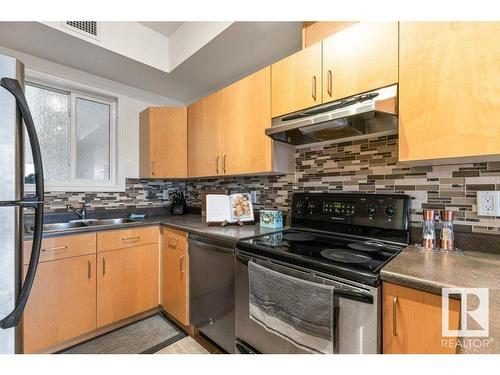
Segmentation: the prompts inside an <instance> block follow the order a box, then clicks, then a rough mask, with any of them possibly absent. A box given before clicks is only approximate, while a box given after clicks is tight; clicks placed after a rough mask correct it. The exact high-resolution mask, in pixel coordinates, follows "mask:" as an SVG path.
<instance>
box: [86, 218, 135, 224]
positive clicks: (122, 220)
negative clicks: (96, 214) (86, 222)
mask: <svg viewBox="0 0 500 375" xmlns="http://www.w3.org/2000/svg"><path fill="white" fill-rule="evenodd" d="M133 221H134V220H130V219H129V218H126V217H120V218H117V219H105V220H96V221H93V222H92V223H90V225H117V224H125V223H132V222H133Z"/></svg>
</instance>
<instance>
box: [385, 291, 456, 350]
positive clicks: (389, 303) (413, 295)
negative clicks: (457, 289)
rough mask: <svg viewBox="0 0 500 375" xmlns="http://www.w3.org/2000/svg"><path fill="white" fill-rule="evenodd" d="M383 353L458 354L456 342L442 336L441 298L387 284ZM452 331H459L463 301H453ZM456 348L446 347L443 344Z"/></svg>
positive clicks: (451, 312) (451, 305) (451, 311)
mask: <svg viewBox="0 0 500 375" xmlns="http://www.w3.org/2000/svg"><path fill="white" fill-rule="evenodd" d="M382 295H383V297H382V298H383V301H382V305H383V314H382V315H383V316H382V327H383V333H382V337H383V353H385V354H454V353H455V352H456V349H455V348H454V346H455V345H454V342H456V338H450V337H443V336H442V308H441V304H442V302H441V296H440V295H437V294H432V293H428V292H423V291H420V290H416V289H412V288H407V287H404V286H399V285H395V284H391V283H386V282H384V283H383V285H382ZM449 302H450V303H449V324H450V326H449V327H448V328H449V329H453V330H457V329H458V324H459V312H460V301H459V300H455V299H450V301H449ZM443 339H444V340H445V341H446V342H447V343H451V344H452V345H448V344H446V345H442V340H443Z"/></svg>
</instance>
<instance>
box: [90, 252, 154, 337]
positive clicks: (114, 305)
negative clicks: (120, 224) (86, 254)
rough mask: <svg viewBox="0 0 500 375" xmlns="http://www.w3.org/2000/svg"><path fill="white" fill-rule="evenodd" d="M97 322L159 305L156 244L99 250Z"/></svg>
mask: <svg viewBox="0 0 500 375" xmlns="http://www.w3.org/2000/svg"><path fill="white" fill-rule="evenodd" d="M97 257H98V271H97V326H98V327H103V326H106V325H108V324H111V323H114V322H117V321H119V320H122V319H126V318H128V317H130V316H132V315H135V314H139V313H141V312H144V311H147V310H150V309H152V308H155V307H157V306H158V305H159V301H158V299H159V295H158V293H159V291H158V283H159V281H158V275H159V273H158V268H159V251H158V244H150V245H144V246H138V247H130V248H126V249H120V250H112V251H108V252H105V253H100V254H98V256H97Z"/></svg>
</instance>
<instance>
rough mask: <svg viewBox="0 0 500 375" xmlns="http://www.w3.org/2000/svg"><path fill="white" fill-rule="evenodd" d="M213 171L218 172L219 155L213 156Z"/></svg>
mask: <svg viewBox="0 0 500 375" xmlns="http://www.w3.org/2000/svg"><path fill="white" fill-rule="evenodd" d="M215 171H216V172H217V174H219V155H217V157H216V158H215Z"/></svg>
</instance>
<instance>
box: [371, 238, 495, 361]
mask: <svg viewBox="0 0 500 375" xmlns="http://www.w3.org/2000/svg"><path fill="white" fill-rule="evenodd" d="M380 276H381V278H382V280H383V281H387V282H392V283H395V284H399V285H403V286H407V287H410V288H414V289H420V290H424V291H427V292H431V293H435V294H441V293H442V288H488V289H489V293H488V296H489V337H488V339H489V340H490V342H489V345H488V346H485V347H480V348H474V347H472V348H471V347H465V348H461V349H460V348H459V349H460V350H459V352H461V353H499V352H500V252H499V253H498V254H493V253H482V252H475V251H464V252H463V253H462V254H446V253H434V252H427V251H420V250H418V249H417V248H416V247H415V246H409V247H408V248H407V249H405V250H404V251H402V252H401V253H400V254H399V255H397V256H396V257H395V258H394V259H393V260H392V261H390V262H389V263H388V264H387V265H386V266H385V267H384V268H383V269H382V271H381V273H380ZM467 301H468V311H473V310H475V309H476V308H477V302H476V298H474V297H469V298H468V299H467Z"/></svg>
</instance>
